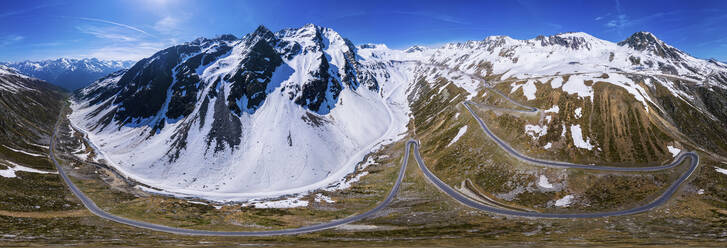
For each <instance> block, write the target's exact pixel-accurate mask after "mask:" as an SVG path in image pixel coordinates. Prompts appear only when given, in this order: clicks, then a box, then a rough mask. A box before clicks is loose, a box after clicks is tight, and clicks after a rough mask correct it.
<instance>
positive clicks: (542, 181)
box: [538, 175, 553, 189]
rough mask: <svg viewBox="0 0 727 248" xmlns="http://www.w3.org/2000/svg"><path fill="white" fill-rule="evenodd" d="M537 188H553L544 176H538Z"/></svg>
mask: <svg viewBox="0 0 727 248" xmlns="http://www.w3.org/2000/svg"><path fill="white" fill-rule="evenodd" d="M538 186H540V187H541V188H546V189H552V188H553V184H551V183H550V182H548V177H546V176H545V175H540V178H539V179H538Z"/></svg>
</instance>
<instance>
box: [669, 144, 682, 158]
mask: <svg viewBox="0 0 727 248" xmlns="http://www.w3.org/2000/svg"><path fill="white" fill-rule="evenodd" d="M666 149H668V150H669V152H670V153H671V155H672V157H676V156H677V155H679V153H680V152H682V150H681V149H679V148H676V147H673V146H671V145H668V146H666Z"/></svg>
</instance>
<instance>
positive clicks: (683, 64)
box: [69, 24, 727, 202]
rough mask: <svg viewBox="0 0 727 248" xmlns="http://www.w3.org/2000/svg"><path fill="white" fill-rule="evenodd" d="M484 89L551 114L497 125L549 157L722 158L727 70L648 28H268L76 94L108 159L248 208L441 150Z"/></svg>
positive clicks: (172, 54) (84, 121) (143, 63)
mask: <svg viewBox="0 0 727 248" xmlns="http://www.w3.org/2000/svg"><path fill="white" fill-rule="evenodd" d="M500 82H506V83H500ZM450 84H451V85H452V86H449V85H450ZM451 87H454V88H451ZM487 88H492V89H499V90H500V91H502V92H505V93H509V95H510V97H512V98H514V99H515V100H517V101H520V102H522V103H523V104H526V105H530V106H534V107H536V108H540V109H548V110H545V111H541V113H539V115H540V117H539V119H536V120H534V121H528V120H522V119H519V118H516V117H508V118H500V121H499V123H500V124H502V125H503V128H502V130H499V131H501V132H502V133H503V134H506V135H505V136H508V137H517V136H522V137H526V138H525V139H521V140H525V141H526V142H524V143H523V142H516V139H512V140H509V142H512V143H513V146H514V147H516V148H522V149H525V150H526V151H537V152H540V153H543V154H546V155H547V156H548V157H552V158H554V159H555V158H567V159H568V160H571V161H572V160H576V161H584V162H589V163H593V162H599V161H601V162H607V163H636V164H639V163H641V164H644V163H657V162H662V161H664V160H668V159H670V158H671V157H672V153H673V155H674V156H676V153H678V151H679V150H680V149H684V148H686V145H687V144H688V145H690V147H698V148H699V149H700V150H703V151H704V152H708V153H711V154H715V156H718V155H717V154H725V153H726V152H727V138H726V137H727V115H726V114H725V113H727V104H726V103H727V102H725V99H727V65H725V64H724V63H721V62H717V61H714V60H702V59H697V58H694V57H691V56H690V55H688V54H686V53H684V52H682V51H680V50H678V49H676V48H674V47H671V46H669V45H667V44H665V43H664V42H662V41H660V40H659V39H657V38H656V37H655V36H654V35H652V34H650V33H647V32H639V33H635V34H633V35H632V36H631V37H629V38H628V39H626V40H624V41H622V42H619V43H612V42H609V41H604V40H600V39H598V38H595V37H592V36H590V35H588V34H585V33H564V34H558V35H554V36H548V37H545V36H539V37H536V38H534V39H531V40H515V39H512V38H509V37H506V36H493V37H487V38H486V39H484V40H482V41H469V42H465V43H451V44H446V45H444V46H443V47H441V48H424V47H418V46H417V47H412V48H409V49H406V50H403V51H402V50H392V49H388V48H387V47H386V46H385V45H375V44H364V45H359V46H355V45H354V44H352V43H351V42H350V41H349V40H347V39H345V38H344V37H342V36H341V35H340V34H338V33H336V32H335V31H334V30H331V29H329V28H325V27H320V26H316V25H312V24H309V25H305V26H303V27H301V28H296V29H284V30H280V31H278V32H272V31H270V30H268V29H267V28H265V27H264V26H260V27H258V28H257V29H256V30H255V31H254V32H252V33H250V34H247V35H244V36H242V37H241V38H237V37H235V36H233V35H222V36H219V37H216V38H212V39H207V38H199V39H196V40H194V41H191V42H188V43H185V44H182V45H177V46H173V47H169V48H167V49H164V50H162V51H159V52H158V53H156V54H154V55H153V56H151V57H148V58H145V59H142V60H140V61H139V62H137V63H136V64H134V65H133V66H132V67H130V68H129V69H128V70H121V71H117V72H114V73H111V74H109V75H108V76H105V77H103V78H101V79H99V80H97V81H95V82H94V83H92V84H91V85H89V86H87V87H85V88H83V89H81V90H80V91H77V92H76V94H75V95H74V96H73V98H72V99H73V100H72V101H73V104H72V110H73V111H72V113H71V114H70V116H69V117H70V120H71V122H72V125H73V126H74V127H75V128H76V129H78V130H79V131H81V132H82V133H84V135H85V137H86V138H87V139H88V141H89V142H90V143H91V144H92V145H93V146H94V148H95V149H96V152H97V153H98V154H99V155H98V156H97V157H96V158H95V159H96V160H97V161H98V162H102V163H107V164H109V165H111V166H112V167H113V168H114V169H116V170H118V171H119V172H120V173H121V174H123V175H125V176H127V177H129V178H130V179H132V180H133V181H136V182H138V183H140V184H141V185H143V186H144V188H145V189H146V190H147V191H150V192H156V193H162V194H171V195H176V196H179V197H193V198H201V199H206V200H212V201H223V202H227V201H248V200H254V199H266V198H276V197H280V196H284V195H296V194H304V193H306V192H310V191H313V190H316V189H320V188H327V189H329V190H334V189H337V188H341V187H343V186H342V185H346V184H347V183H346V180H347V179H349V178H348V177H346V176H347V175H349V174H351V173H355V172H357V171H360V170H361V169H363V166H365V163H363V162H365V158H366V156H367V155H368V154H369V153H372V152H374V151H376V150H377V149H379V148H380V147H381V146H382V145H386V144H389V143H391V142H394V141H399V140H402V139H404V138H405V137H407V134H408V132H412V131H413V132H416V133H421V134H424V133H435V134H433V135H435V136H438V137H437V138H436V139H437V141H435V143H431V142H430V143H428V144H429V145H428V146H427V148H426V149H425V151H428V150H429V149H440V150H441V149H446V147H448V146H450V145H452V144H453V143H455V142H457V139H458V138H459V137H460V136H461V135H463V134H464V133H465V132H477V127H474V126H470V127H469V129H467V126H461V125H460V126H459V127H456V128H455V127H451V128H453V129H456V131H457V135H456V136H457V137H454V136H455V135H454V133H453V132H447V131H448V130H449V129H450V125H451V124H450V125H448V124H446V123H447V121H449V120H448V119H451V118H448V119H445V118H440V117H442V116H444V115H445V114H447V113H446V112H444V111H445V110H447V109H450V110H451V109H454V108H457V106H459V104H460V102H462V101H463V100H473V99H484V100H485V101H495V104H496V103H497V101H498V100H497V99H495V100H493V99H492V97H493V96H492V95H493V94H492V93H490V94H489V95H488V91H483V90H485V89H487ZM447 89H450V90H449V91H448V90H447ZM500 101H502V99H500ZM450 117H451V116H450ZM455 118H456V117H455ZM459 118H464V116H462V117H459ZM687 119H689V120H697V121H696V122H697V123H698V124H696V125H695V123H694V121H690V122H686V121H685V120H687ZM442 121H444V123H443V122H442ZM410 123H412V125H410ZM412 129H413V130H412ZM496 131H497V128H496ZM438 132H442V133H441V134H437V133H438ZM714 134H719V135H714ZM453 137H454V138H453ZM450 142H451V143H450ZM425 144H426V142H425ZM435 144H448V145H447V146H440V145H436V146H435ZM563 149H567V150H570V152H568V153H566V154H561V153H562V152H550V151H553V150H556V151H557V150H563ZM675 151H676V152H675ZM559 154H561V155H559ZM562 155H565V157H559V156H562ZM720 157H721V156H720ZM445 181H446V180H445Z"/></svg>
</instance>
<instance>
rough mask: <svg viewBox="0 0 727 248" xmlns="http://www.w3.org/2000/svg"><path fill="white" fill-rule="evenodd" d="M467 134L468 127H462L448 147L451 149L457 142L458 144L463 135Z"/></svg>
mask: <svg viewBox="0 0 727 248" xmlns="http://www.w3.org/2000/svg"><path fill="white" fill-rule="evenodd" d="M465 132H467V126H464V127H460V128H459V131H457V135H455V136H454V138H453V139H452V141H450V142H449V144H447V146H446V147H449V146H451V145H452V144H454V143H455V142H457V141H458V140H459V138H461V137H462V135H464V133H465Z"/></svg>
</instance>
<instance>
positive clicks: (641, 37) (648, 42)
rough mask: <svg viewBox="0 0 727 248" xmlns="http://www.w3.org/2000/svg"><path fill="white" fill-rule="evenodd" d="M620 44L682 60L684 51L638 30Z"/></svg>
mask: <svg viewBox="0 0 727 248" xmlns="http://www.w3.org/2000/svg"><path fill="white" fill-rule="evenodd" d="M618 45H619V46H628V47H630V48H633V49H634V50H637V51H648V52H652V53H654V54H656V55H658V56H660V57H663V58H668V59H674V60H681V59H682V56H683V55H684V53H683V52H682V51H679V49H676V48H674V47H672V46H669V45H667V44H666V43H664V42H663V41H661V40H659V39H657V38H656V36H654V35H653V34H651V33H649V32H636V33H634V34H633V35H631V37H629V38H628V39H626V40H624V41H621V42H619V43H618Z"/></svg>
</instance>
